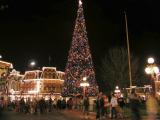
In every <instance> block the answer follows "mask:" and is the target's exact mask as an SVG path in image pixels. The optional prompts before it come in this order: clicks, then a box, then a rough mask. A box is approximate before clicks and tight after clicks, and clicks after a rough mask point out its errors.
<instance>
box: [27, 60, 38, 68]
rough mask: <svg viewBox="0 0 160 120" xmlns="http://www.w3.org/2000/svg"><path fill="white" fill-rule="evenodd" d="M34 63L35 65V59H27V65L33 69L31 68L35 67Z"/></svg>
mask: <svg viewBox="0 0 160 120" xmlns="http://www.w3.org/2000/svg"><path fill="white" fill-rule="evenodd" d="M36 65H37V63H36V61H35V60H31V61H29V64H28V67H29V68H30V69H32V70H33V68H35V67H36Z"/></svg>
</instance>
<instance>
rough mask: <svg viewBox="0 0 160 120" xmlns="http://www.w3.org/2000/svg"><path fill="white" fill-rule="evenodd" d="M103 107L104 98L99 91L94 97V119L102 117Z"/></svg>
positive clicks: (97, 119)
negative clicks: (95, 97)
mask: <svg viewBox="0 0 160 120" xmlns="http://www.w3.org/2000/svg"><path fill="white" fill-rule="evenodd" d="M103 109H104V99H103V97H102V92H100V93H99V94H98V96H97V99H96V120H99V119H101V118H102V115H103Z"/></svg>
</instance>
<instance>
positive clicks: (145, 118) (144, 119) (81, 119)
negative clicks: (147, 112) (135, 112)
mask: <svg viewBox="0 0 160 120" xmlns="http://www.w3.org/2000/svg"><path fill="white" fill-rule="evenodd" d="M61 113H62V114H65V115H66V116H68V117H70V118H74V119H75V118H76V119H79V120H85V117H84V115H83V113H82V112H81V111H78V110H67V109H66V110H64V111H61ZM154 118H155V119H149V118H148V116H142V120H160V117H159V116H156V117H154ZM106 119H107V120H112V119H110V118H105V119H104V120H106ZM88 120H96V113H95V112H90V113H89V116H88ZM114 120H115V119H114ZM125 120H131V119H130V118H125Z"/></svg>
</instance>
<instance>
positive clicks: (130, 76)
mask: <svg viewBox="0 0 160 120" xmlns="http://www.w3.org/2000/svg"><path fill="white" fill-rule="evenodd" d="M124 15H125V26H126V39H127V51H128V69H129V80H130V87H131V86H132V70H131V55H130V47H129V37H128V23H127V15H126V12H125V11H124Z"/></svg>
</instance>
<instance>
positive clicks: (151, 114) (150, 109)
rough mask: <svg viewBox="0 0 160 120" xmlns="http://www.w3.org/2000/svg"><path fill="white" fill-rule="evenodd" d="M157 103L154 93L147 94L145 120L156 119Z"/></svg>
mask: <svg viewBox="0 0 160 120" xmlns="http://www.w3.org/2000/svg"><path fill="white" fill-rule="evenodd" d="M158 106H159V105H158V103H157V100H156V98H155V97H154V95H152V94H151V95H149V97H148V99H147V101H146V108H147V114H148V117H147V120H156V117H157V113H158Z"/></svg>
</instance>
